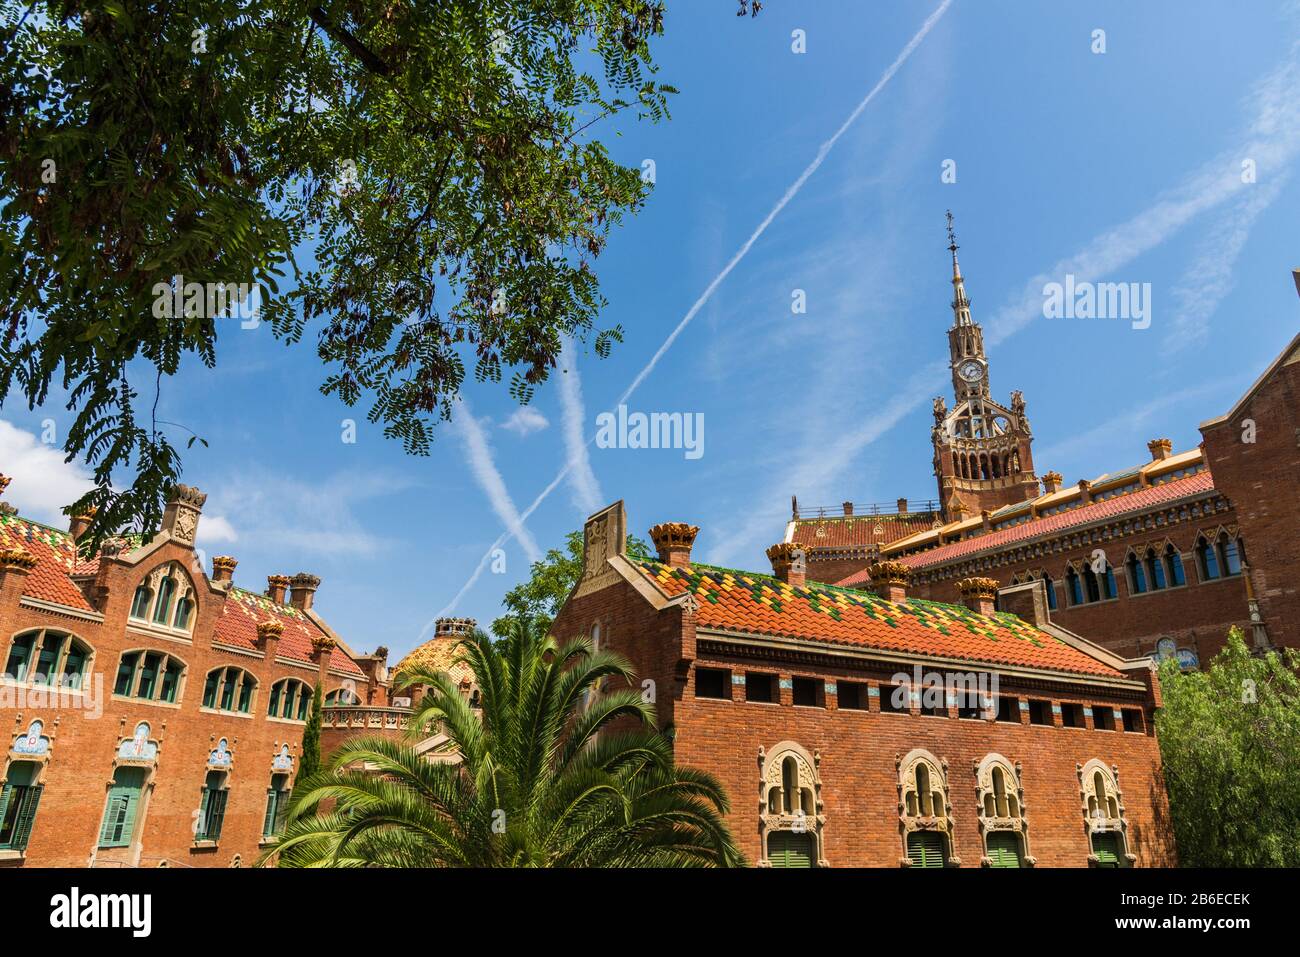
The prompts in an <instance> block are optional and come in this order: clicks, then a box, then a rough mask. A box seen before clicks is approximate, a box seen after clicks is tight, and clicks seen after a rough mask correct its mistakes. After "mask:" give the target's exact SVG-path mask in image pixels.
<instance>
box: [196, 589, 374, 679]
mask: <svg viewBox="0 0 1300 957" xmlns="http://www.w3.org/2000/svg"><path fill="white" fill-rule="evenodd" d="M263 621H278V622H280V623H281V624H282V625H284V632H283V633H282V634H281V635H280V646H279V648H278V650H277V653H278V654H281V655H283V656H284V657H286V658H292V659H294V660H295V661H307V662H309V661H311V640H312V638H313V637H315V636H319V635H322V634H324V632H322V631H321V629H320V628H319V627H318V626H317V625H316V623H315V622H314V621H312V620H311V619H310V618H308V617H307V616H306V615H305V614H303V613H302V612H301V611H299V610H298V609H297V608H294V607H293V606H292V605H285V604H281V603H279V602H274V601H272V600H271V599H270V598H268V597H267V596H265V595H259V594H257V593H256V592H251V591H245V590H244V589H242V588H234V587H232V588H231V589H230V593H229V595H228V596H227V598H226V604H225V607H224V608H222V611H221V617H220V618H218V619H217V627H216V629H215V634H214V637H215V638H216V640H217V641H221V642H224V643H225V644H228V645H235V646H237V647H241V648H250V649H251V648H255V647H256V644H255V641H256V639H257V626H258V624H259V623H261V622H263ZM330 668H332V669H333V670H335V671H346V672H348V673H349V674H354V675H363V674H365V672H363V671H362V670H361V668H360V666H358V665H357V663H356V662H355V661H353V660H352V659H351V658H349V657H348V655H347V653H346V652H345V651H343V649H342V648H339V647H338V646H337V645H336V646H335V647H334V649H333V650H332V651H331V652H330Z"/></svg>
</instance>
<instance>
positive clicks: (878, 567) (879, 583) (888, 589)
mask: <svg viewBox="0 0 1300 957" xmlns="http://www.w3.org/2000/svg"><path fill="white" fill-rule="evenodd" d="M867 574H868V575H870V576H871V587H872V588H873V589H875V592H876V594H877V595H879V596H880V597H881V598H883V599H885V600H886V601H892V602H895V603H898V602H904V601H907V586H908V583H909V582H911V580H912V569H911V568H909V567H908V566H907V565H904V564H903V563H902V562H894V561H886V562H876V563H875V564H874V565H872V566H871V567H870V568H868V569H867Z"/></svg>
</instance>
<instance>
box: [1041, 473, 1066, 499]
mask: <svg viewBox="0 0 1300 957" xmlns="http://www.w3.org/2000/svg"><path fill="white" fill-rule="evenodd" d="M1062 480H1063V479H1062V476H1061V473H1060V472H1048V473H1047V474H1046V475H1044V476H1043V494H1044V495H1051V494H1052V493H1053V492H1056V491H1058V490H1059V489H1060V487H1061V482H1062Z"/></svg>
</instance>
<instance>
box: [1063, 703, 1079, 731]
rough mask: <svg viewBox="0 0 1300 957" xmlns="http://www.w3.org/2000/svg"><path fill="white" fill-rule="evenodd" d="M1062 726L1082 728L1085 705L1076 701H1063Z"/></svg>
mask: <svg viewBox="0 0 1300 957" xmlns="http://www.w3.org/2000/svg"><path fill="white" fill-rule="evenodd" d="M1061 727H1063V728H1082V727H1084V721H1083V705H1081V704H1078V703H1076V702H1074V701H1062V702H1061Z"/></svg>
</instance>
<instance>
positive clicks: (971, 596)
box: [957, 578, 998, 615]
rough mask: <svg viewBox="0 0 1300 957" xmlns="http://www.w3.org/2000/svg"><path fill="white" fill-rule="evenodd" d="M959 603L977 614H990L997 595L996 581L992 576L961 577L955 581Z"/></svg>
mask: <svg viewBox="0 0 1300 957" xmlns="http://www.w3.org/2000/svg"><path fill="white" fill-rule="evenodd" d="M957 590H958V591H959V592H961V603H962V604H963V605H965V606H966V607H967V608H969V609H970V610H971V611H973V612H975V613H976V614H977V615H991V614H993V609H994V600H995V599H996V598H997V595H998V583H997V580H996V579H993V578H963V579H962V580H961V581H959V582H958V583H957Z"/></svg>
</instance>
